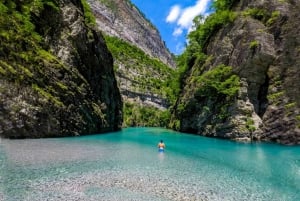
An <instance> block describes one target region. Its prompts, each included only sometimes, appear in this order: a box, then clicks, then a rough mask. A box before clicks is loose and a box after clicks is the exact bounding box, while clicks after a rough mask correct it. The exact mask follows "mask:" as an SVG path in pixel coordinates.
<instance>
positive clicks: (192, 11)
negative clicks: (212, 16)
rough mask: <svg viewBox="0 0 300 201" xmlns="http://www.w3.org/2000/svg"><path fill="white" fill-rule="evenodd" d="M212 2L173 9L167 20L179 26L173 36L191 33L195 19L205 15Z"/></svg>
mask: <svg viewBox="0 0 300 201" xmlns="http://www.w3.org/2000/svg"><path fill="white" fill-rule="evenodd" d="M211 1H212V0H197V2H196V4H195V5H193V6H189V7H187V8H184V9H180V7H179V6H178V5H175V6H173V7H172V8H171V11H170V13H169V15H168V17H167V19H166V21H167V22H169V23H175V22H176V24H177V27H176V28H175V30H174V32H173V36H179V35H181V34H182V33H183V31H184V30H186V31H187V32H190V31H191V30H192V25H193V19H194V18H195V17H196V16H198V15H205V13H206V11H207V8H208V6H209V3H210V2H211Z"/></svg>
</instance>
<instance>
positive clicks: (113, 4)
mask: <svg viewBox="0 0 300 201" xmlns="http://www.w3.org/2000/svg"><path fill="white" fill-rule="evenodd" d="M87 1H88V2H89V4H90V6H91V9H92V11H93V13H94V14H95V17H96V22H97V25H98V26H99V27H101V30H102V31H103V32H104V33H105V34H107V35H110V36H115V37H118V38H120V39H123V40H124V41H127V42H129V43H130V44H133V45H135V46H137V47H139V48H140V49H141V50H143V52H145V53H146V54H148V55H150V56H151V57H154V58H158V59H159V60H160V61H162V62H163V63H165V64H166V65H168V66H170V67H175V63H174V60H173V58H172V55H171V54H170V52H169V51H168V50H167V48H166V46H165V44H164V42H163V41H162V40H161V37H160V34H159V32H158V30H157V29H156V28H155V27H154V26H153V25H152V23H150V22H149V21H148V20H147V19H146V18H145V16H144V15H143V14H142V13H141V12H140V11H139V10H138V8H137V7H136V6H134V5H133V4H132V3H131V2H130V0H87Z"/></svg>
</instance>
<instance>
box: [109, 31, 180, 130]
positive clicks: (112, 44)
mask: <svg viewBox="0 0 300 201" xmlns="http://www.w3.org/2000/svg"><path fill="white" fill-rule="evenodd" d="M105 40H106V44H107V46H108V49H109V50H110V52H111V53H112V55H113V57H114V59H115V67H114V68H115V71H116V74H117V75H121V76H125V77H126V79H127V80H128V81H126V83H123V84H125V85H126V90H128V91H129V92H132V93H137V94H139V93H141V94H152V95H155V96H157V97H160V98H163V99H165V100H167V102H168V103H169V105H173V104H174V103H175V101H176V98H177V97H178V93H179V84H178V79H176V78H177V77H178V73H177V72H176V71H175V70H173V69H171V68H170V67H169V66H167V65H165V64H164V63H162V62H161V61H159V60H158V59H156V58H151V57H150V56H149V55H147V54H145V52H143V51H142V50H141V49H139V48H137V47H136V46H134V45H132V44H129V43H128V42H126V41H124V40H121V39H119V38H117V37H111V36H105ZM116 64H117V65H116ZM118 64H120V65H121V66H122V68H120V69H119V65H118ZM128 72H130V73H128ZM174 78H175V79H174ZM124 82H125V81H124ZM127 82H128V83H127ZM143 113H144V114H143ZM169 114H170V112H169V111H162V110H160V109H158V108H155V107H150V106H149V107H148V106H141V105H139V103H132V102H130V103H129V102H126V100H125V103H124V113H123V119H124V126H130V125H131V126H132V125H136V126H162V127H165V126H166V125H167V124H168V121H167V119H168V117H169Z"/></svg>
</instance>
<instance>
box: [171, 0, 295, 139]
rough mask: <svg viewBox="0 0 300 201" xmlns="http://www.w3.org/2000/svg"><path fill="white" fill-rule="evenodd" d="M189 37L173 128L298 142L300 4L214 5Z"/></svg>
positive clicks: (252, 1)
mask: <svg viewBox="0 0 300 201" xmlns="http://www.w3.org/2000/svg"><path fill="white" fill-rule="evenodd" d="M214 5H215V8H216V12H215V13H213V14H212V15H210V16H208V17H207V18H206V19H205V22H204V23H202V22H201V20H202V19H201V17H198V18H197V19H195V22H196V23H197V28H196V29H195V30H194V31H192V32H191V33H190V35H189V41H190V42H189V46H188V47H187V49H186V51H185V52H184V54H183V55H181V57H180V59H179V64H180V65H181V68H185V74H184V75H183V77H184V79H183V80H182V91H181V95H180V98H179V99H178V101H177V102H176V105H175V109H174V111H173V114H172V121H171V126H172V127H173V128H174V129H177V130H180V131H184V132H192V133H197V134H200V135H205V136H211V137H220V138H228V139H234V140H241V141H252V140H253V141H273V142H278V143H281V144H300V82H299V78H300V69H299V67H300V65H299V64H300V51H299V50H300V27H299V26H298V24H299V23H300V16H299V10H300V2H299V1H294V0H291V1H276V0H270V1H258V0H247V1H246V0H245V1H243V0H242V1H239V0H226V1H221V0H217V1H215V3H214Z"/></svg>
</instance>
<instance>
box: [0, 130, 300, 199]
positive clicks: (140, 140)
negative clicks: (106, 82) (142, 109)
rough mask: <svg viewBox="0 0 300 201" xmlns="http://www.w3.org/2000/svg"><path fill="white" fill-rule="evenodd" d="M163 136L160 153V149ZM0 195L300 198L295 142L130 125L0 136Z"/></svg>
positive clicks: (299, 153) (299, 160)
mask: <svg viewBox="0 0 300 201" xmlns="http://www.w3.org/2000/svg"><path fill="white" fill-rule="evenodd" d="M160 139H163V140H164V141H165V143H166V151H165V153H158V151H157V148H156V145H157V143H158V141H159V140H160ZM0 200H1V201H2V200H8V201H12V200H13V201H15V200H16V201H19V200H28V201H29V200H32V201H41V200H68V201H70V200H105V201H109V200H222V201H223V200H224V201H230V200H238V201H240V200H263V201H267V200H270V201H277V200H278V201H279V200H282V201H299V200H300V147H299V146H298V147H288V146H280V145H274V144H263V143H259V144H243V143H236V142H231V141H226V140H219V139H212V138H205V137H199V136H194V135H186V134H179V133H176V132H173V131H170V130H165V129H160V128H128V129H123V131H120V132H116V133H109V134H101V135H92V136H83V137H74V138H57V139H35V140H3V139H2V140H1V141H0Z"/></svg>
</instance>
